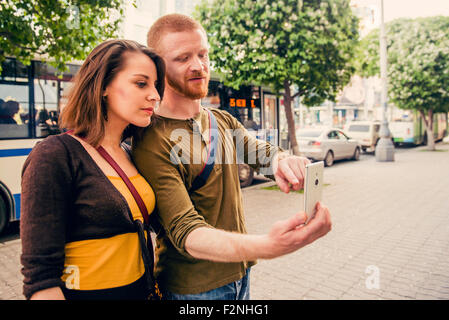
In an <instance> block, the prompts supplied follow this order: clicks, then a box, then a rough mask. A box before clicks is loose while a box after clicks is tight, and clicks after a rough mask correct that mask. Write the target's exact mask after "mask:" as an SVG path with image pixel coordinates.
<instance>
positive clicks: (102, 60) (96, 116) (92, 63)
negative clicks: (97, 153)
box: [59, 40, 165, 147]
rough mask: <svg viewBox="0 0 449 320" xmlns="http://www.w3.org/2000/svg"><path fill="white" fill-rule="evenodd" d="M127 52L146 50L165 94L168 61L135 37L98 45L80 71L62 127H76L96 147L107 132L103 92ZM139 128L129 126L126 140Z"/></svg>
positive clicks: (142, 51) (61, 123)
mask: <svg viewBox="0 0 449 320" xmlns="http://www.w3.org/2000/svg"><path fill="white" fill-rule="evenodd" d="M125 52H140V53H143V54H145V55H147V56H148V57H149V58H150V59H151V60H152V61H153V62H154V64H155V65H156V70H157V83H156V89H157V91H158V93H159V96H160V97H161V99H162V97H163V95H164V84H165V64H164V61H163V60H162V58H161V57H160V56H158V55H157V54H156V53H155V52H153V51H152V50H151V49H149V48H148V47H146V46H143V45H141V44H139V43H138V42H135V41H132V40H108V41H105V42H103V43H102V44H100V45H98V46H97V47H96V48H95V49H94V50H92V52H91V53H90V54H89V56H88V57H87V58H86V60H85V61H84V63H83V65H82V66H81V68H80V70H79V71H78V73H77V74H76V76H75V79H74V83H73V87H72V89H71V91H70V93H69V96H68V102H67V105H66V106H65V107H64V109H63V110H62V112H61V115H60V117H59V124H60V127H61V128H63V129H67V130H73V131H74V134H75V135H77V136H80V137H82V138H84V139H85V140H86V141H87V142H88V143H89V144H91V145H92V146H94V147H98V145H99V143H100V142H101V140H102V139H103V137H104V134H105V121H107V104H106V102H105V101H104V99H103V93H104V91H105V89H106V87H107V86H108V85H109V84H110V83H111V81H112V80H113V79H114V77H115V76H116V75H117V73H119V72H120V70H121V69H122V68H123V66H124V57H123V54H124V53H125ZM137 131H138V128H137V127H135V126H134V125H129V126H128V128H127V129H126V130H125V132H124V136H123V139H125V138H127V137H129V136H131V135H133V134H135V133H136V132H137Z"/></svg>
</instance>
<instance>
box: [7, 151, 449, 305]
mask: <svg viewBox="0 0 449 320" xmlns="http://www.w3.org/2000/svg"><path fill="white" fill-rule="evenodd" d="M437 148H438V149H442V150H446V152H427V151H423V150H425V147H419V148H413V149H398V150H396V153H395V161H394V162H376V161H375V157H374V155H366V156H362V158H361V160H360V161H358V162H353V161H342V162H337V163H336V164H335V165H334V166H333V167H330V168H325V171H324V179H325V183H326V184H329V185H328V186H327V187H325V189H324V199H323V203H324V204H325V205H326V206H328V207H329V209H330V211H331V215H332V221H333V228H332V231H331V232H330V233H329V234H328V235H326V236H325V237H324V238H322V239H319V240H318V241H316V242H315V243H313V244H311V245H309V246H307V247H305V248H302V249H300V250H299V251H297V252H295V253H292V254H289V255H287V256H285V257H281V258H278V259H274V260H264V261H259V263H258V264H257V265H256V266H254V267H253V269H252V271H251V298H252V299H332V300H333V299H449V201H448V200H447V199H448V194H449V145H447V144H445V145H444V144H441V143H438V144H437ZM271 184H273V183H272V182H268V183H266V184H263V185H255V186H251V187H249V188H245V189H243V200H244V205H245V213H246V221H247V228H248V232H249V233H265V232H268V231H269V229H270V226H271V225H272V223H273V222H275V221H277V220H279V219H284V218H287V217H288V216H290V215H291V214H294V213H295V212H297V211H300V210H301V209H302V201H303V195H302V194H298V193H294V192H291V193H289V194H284V193H282V192H280V191H276V190H265V189H263V186H267V185H271ZM1 241H2V240H0V299H23V296H22V275H21V274H20V268H21V266H20V261H19V255H20V240H18V239H17V240H7V241H5V242H1ZM369 288H371V289H369Z"/></svg>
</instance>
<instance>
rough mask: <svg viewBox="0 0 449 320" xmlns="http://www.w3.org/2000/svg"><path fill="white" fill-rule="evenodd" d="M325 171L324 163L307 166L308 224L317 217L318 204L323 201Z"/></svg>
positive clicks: (305, 188)
mask: <svg viewBox="0 0 449 320" xmlns="http://www.w3.org/2000/svg"><path fill="white" fill-rule="evenodd" d="M323 170H324V162H323V161H319V162H315V163H310V164H307V165H306V176H305V179H304V211H305V212H306V214H307V221H306V224H307V223H308V222H309V220H310V219H312V218H313V216H314V215H315V211H316V210H315V207H316V204H317V202H319V201H321V197H322V195H323Z"/></svg>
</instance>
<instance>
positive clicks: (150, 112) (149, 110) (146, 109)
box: [142, 107, 154, 115]
mask: <svg viewBox="0 0 449 320" xmlns="http://www.w3.org/2000/svg"><path fill="white" fill-rule="evenodd" d="M142 110H143V111H145V112H147V113H149V114H150V115H151V114H153V111H154V108H151V107H150V108H145V109H142Z"/></svg>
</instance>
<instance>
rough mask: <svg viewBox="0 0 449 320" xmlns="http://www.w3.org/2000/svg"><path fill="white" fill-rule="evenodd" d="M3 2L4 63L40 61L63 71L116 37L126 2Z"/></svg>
mask: <svg viewBox="0 0 449 320" xmlns="http://www.w3.org/2000/svg"><path fill="white" fill-rule="evenodd" d="M0 1H1V2H0V5H1V7H0V9H1V10H0V63H1V62H2V61H3V60H4V59H5V57H7V56H10V57H15V58H17V59H18V60H19V61H21V62H22V63H24V64H29V63H30V61H31V60H32V59H35V58H37V57H39V58H42V59H47V60H48V61H49V63H50V64H52V65H53V66H54V67H56V68H58V69H59V70H61V71H62V70H65V63H67V62H69V61H71V60H84V59H85V57H86V56H87V54H88V53H89V52H90V51H91V50H92V49H93V48H94V47H95V46H96V45H98V44H99V43H100V42H102V41H104V40H106V39H108V38H112V37H114V36H115V33H116V30H117V28H118V25H119V23H120V22H121V17H122V14H123V1H122V0H98V1H95V0H73V1H71V0H0ZM0 72H1V69H0Z"/></svg>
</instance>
